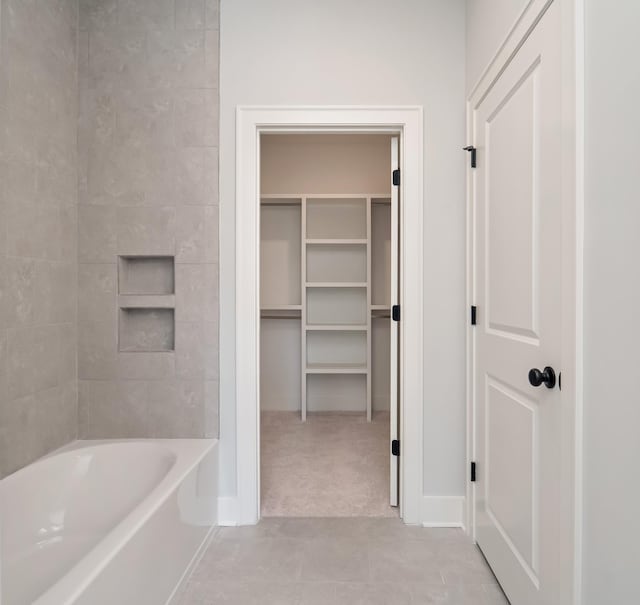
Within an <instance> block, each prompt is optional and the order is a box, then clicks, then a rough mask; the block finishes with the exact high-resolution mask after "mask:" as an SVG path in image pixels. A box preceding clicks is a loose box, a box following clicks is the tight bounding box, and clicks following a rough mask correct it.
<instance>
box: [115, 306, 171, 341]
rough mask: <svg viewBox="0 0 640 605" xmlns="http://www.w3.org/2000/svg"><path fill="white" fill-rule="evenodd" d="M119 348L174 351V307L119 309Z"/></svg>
mask: <svg viewBox="0 0 640 605" xmlns="http://www.w3.org/2000/svg"><path fill="white" fill-rule="evenodd" d="M118 324H119V329H118V349H119V350H120V351H123V352H124V351H126V352H135V351H138V352H151V351H173V350H174V349H175V317H174V310H173V309H166V308H165V309H162V308H140V307H135V308H127V307H121V308H120V311H119V321H118Z"/></svg>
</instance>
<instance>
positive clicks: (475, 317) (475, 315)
mask: <svg viewBox="0 0 640 605" xmlns="http://www.w3.org/2000/svg"><path fill="white" fill-rule="evenodd" d="M477 322H478V307H476V306H475V305H471V325H472V326H475V325H476V323H477Z"/></svg>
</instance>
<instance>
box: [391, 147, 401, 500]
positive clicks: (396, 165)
mask: <svg viewBox="0 0 640 605" xmlns="http://www.w3.org/2000/svg"><path fill="white" fill-rule="evenodd" d="M399 145H400V141H399V139H398V137H392V138H391V175H392V182H391V280H390V281H391V293H390V295H389V300H390V302H391V308H392V309H393V307H394V305H399V304H400V301H399V287H398V285H399V275H398V273H399V272H398V224H399V223H398V218H399V217H398V211H399V207H400V206H399V202H400V185H399V184H398V185H394V184H393V174H394V171H396V170H397V171H398V174H399V170H400V147H399ZM389 321H390V322H391V325H390V339H389V340H390V347H391V351H390V355H389V358H390V362H391V363H390V366H391V367H390V393H389V412H390V414H389V427H390V433H391V434H390V447H389V456H390V457H391V460H390V464H389V469H390V473H389V502H390V504H391V506H398V499H399V484H398V470H399V467H400V460H399V456H398V455H396V454H394V451H393V450H394V446H393V444H394V442H395V441H397V442H398V447H399V439H400V436H399V431H398V405H399V397H398V385H399V381H398V367H399V366H398V359H399V356H398V341H399V338H398V332H399V322H397V321H394V320H393V318H391V319H390V320H389Z"/></svg>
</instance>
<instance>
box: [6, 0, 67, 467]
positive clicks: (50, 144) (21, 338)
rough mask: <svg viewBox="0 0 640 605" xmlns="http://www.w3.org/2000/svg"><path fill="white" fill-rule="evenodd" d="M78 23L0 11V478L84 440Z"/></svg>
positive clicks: (51, 5) (12, 1)
mask: <svg viewBox="0 0 640 605" xmlns="http://www.w3.org/2000/svg"><path fill="white" fill-rule="evenodd" d="M77 22H78V2H77V0H59V1H56V2H25V1H24V0H2V1H1V3H0V478H1V477H3V476H5V475H7V474H9V473H11V472H13V471H15V470H17V469H19V468H21V467H22V466H24V465H26V464H28V463H29V462H31V461H33V460H34V459H36V458H38V457H40V456H42V455H44V454H46V453H47V452H49V451H51V450H52V449H55V448H57V447H59V446H61V445H63V444H64V443H66V442H68V441H70V440H72V439H74V438H75V437H76V431H77V401H78V398H77V372H76V354H77V350H76V341H77V335H76V326H77V323H76V302H77V155H76V154H77V114H78V103H77V36H78V31H77Z"/></svg>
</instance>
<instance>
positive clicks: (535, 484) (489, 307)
mask: <svg viewBox="0 0 640 605" xmlns="http://www.w3.org/2000/svg"><path fill="white" fill-rule="evenodd" d="M558 4H559V3H558V2H554V3H553V4H551V6H550V8H549V9H548V10H547V12H546V13H545V15H544V16H543V17H542V19H541V20H540V22H539V23H538V25H537V26H536V28H535V29H534V30H533V32H532V33H531V35H530V36H529V38H528V39H527V40H526V41H525V42H524V44H523V46H522V47H521V48H520V50H519V51H518V52H517V54H516V55H515V56H514V57H513V59H512V60H511V62H510V63H509V64H508V65H507V66H506V67H505V69H504V71H503V72H502V74H501V75H500V77H499V78H498V80H497V81H496V82H495V84H494V85H493V87H492V88H491V89H490V90H489V92H488V93H487V94H486V95H485V97H484V98H483V99H482V101H481V102H480V104H479V105H478V106H477V108H476V110H475V112H474V126H475V133H474V135H475V146H476V147H477V150H478V151H477V154H478V156H477V157H478V160H477V161H478V165H477V169H476V183H475V199H474V203H475V212H476V227H475V237H474V241H475V252H474V258H475V275H476V283H475V299H476V302H477V306H478V324H477V326H476V340H475V355H474V372H475V380H474V382H475V387H474V388H475V393H474V398H475V404H476V429H475V449H476V452H475V453H476V455H475V459H476V464H477V479H476V498H475V515H476V538H477V541H478V545H479V546H480V548H481V549H482V551H483V552H484V554H485V556H486V557H487V560H488V561H489V563H490V565H491V566H492V568H493V570H494V572H495V574H496V576H497V578H498V580H499V581H500V583H501V584H502V586H503V588H504V589H505V592H506V593H507V596H508V597H509V598H510V599H511V602H512V603H513V604H514V605H543V604H544V605H552V604H554V605H559V603H558V600H557V596H556V593H555V591H556V590H557V584H558V576H557V574H558V573H559V569H560V565H559V561H558V556H557V553H558V548H557V543H556V539H557V536H558V532H557V519H558V515H557V513H556V509H557V503H558V499H559V478H560V477H559V473H560V468H561V458H560V455H561V454H560V450H561V443H560V428H561V406H560V392H559V389H558V386H557V385H556V386H555V388H553V389H549V388H547V387H546V386H545V385H544V384H543V385H542V386H539V387H537V388H535V387H533V386H532V385H531V384H530V383H529V380H528V373H529V370H530V369H531V368H539V369H541V370H542V369H543V368H544V367H545V366H552V367H553V368H555V369H556V371H558V370H560V367H559V362H560V354H561V327H562V326H561V302H562V300H561V286H562V274H561V246H562V239H561V233H562V224H561V217H562V207H561V186H562V181H561V176H562V175H561V136H562V133H561V129H560V126H559V125H560V119H561V110H562V98H561V91H562V88H561V81H560V73H561V56H560V42H561V39H560V11H559V6H558Z"/></svg>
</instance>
